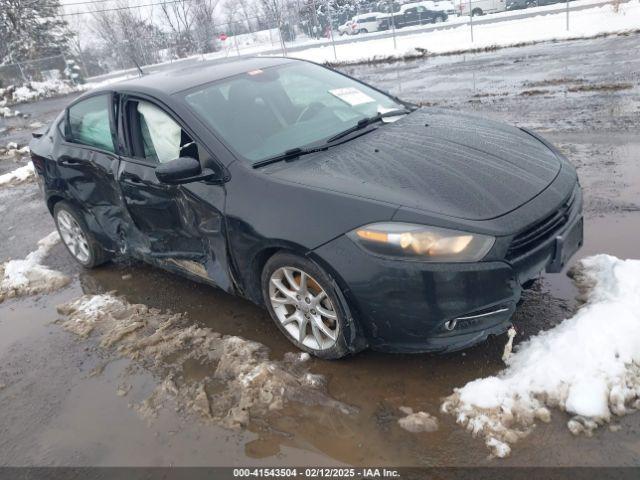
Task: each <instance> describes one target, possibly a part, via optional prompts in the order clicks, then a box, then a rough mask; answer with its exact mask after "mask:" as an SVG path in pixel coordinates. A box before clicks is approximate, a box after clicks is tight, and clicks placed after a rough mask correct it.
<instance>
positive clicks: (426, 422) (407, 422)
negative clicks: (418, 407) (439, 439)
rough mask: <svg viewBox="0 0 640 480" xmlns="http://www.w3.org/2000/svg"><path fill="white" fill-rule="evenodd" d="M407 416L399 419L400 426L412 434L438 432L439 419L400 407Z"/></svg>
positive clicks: (425, 413)
mask: <svg viewBox="0 0 640 480" xmlns="http://www.w3.org/2000/svg"><path fill="white" fill-rule="evenodd" d="M400 411H401V412H402V413H404V414H405V416H404V417H402V418H400V419H398V425H400V426H401V427H402V428H404V429H405V430H407V431H409V432H412V433H420V432H435V431H436V430H438V419H437V418H436V417H434V416H433V415H430V414H428V413H427V412H414V411H413V410H412V409H411V408H409V407H400Z"/></svg>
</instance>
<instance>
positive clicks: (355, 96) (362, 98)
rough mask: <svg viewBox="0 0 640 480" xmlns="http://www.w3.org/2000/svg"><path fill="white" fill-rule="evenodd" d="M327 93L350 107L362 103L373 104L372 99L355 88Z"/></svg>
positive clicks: (337, 89)
mask: <svg viewBox="0 0 640 480" xmlns="http://www.w3.org/2000/svg"><path fill="white" fill-rule="evenodd" d="M329 93H330V94H331V95H333V96H334V97H337V98H339V99H340V100H342V101H343V102H345V103H347V104H349V105H351V106H352V107H355V106H356V105H362V104H363V103H371V102H375V100H374V99H373V98H371V97H370V96H369V95H367V94H366V93H364V92H361V91H360V90H358V89H357V88H355V87H346V88H334V89H333V90H329Z"/></svg>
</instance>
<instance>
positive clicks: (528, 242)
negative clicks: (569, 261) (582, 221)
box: [507, 190, 576, 260]
mask: <svg viewBox="0 0 640 480" xmlns="http://www.w3.org/2000/svg"><path fill="white" fill-rule="evenodd" d="M575 199H576V191H575V190H574V192H573V193H572V194H571V196H570V197H569V198H568V199H567V201H566V202H565V203H563V204H562V206H561V207H560V208H559V209H558V210H556V211H555V212H553V213H551V214H549V215H548V216H546V217H544V218H543V219H542V220H539V221H537V222H535V223H534V224H532V225H530V226H529V227H527V228H526V229H525V230H523V231H522V232H520V233H519V234H517V235H516V236H515V237H514V238H513V240H512V241H511V245H510V246H509V249H508V250H507V259H508V260H511V259H514V258H518V257H520V256H521V255H523V254H525V253H527V252H528V251H530V250H532V249H534V248H536V247H537V246H538V245H540V244H541V243H543V242H545V241H546V240H548V239H549V238H551V237H552V236H553V235H554V234H555V233H556V232H557V231H558V230H560V229H561V228H562V227H563V226H564V225H565V224H566V223H567V220H569V216H570V214H571V208H572V207H573V203H574V202H575Z"/></svg>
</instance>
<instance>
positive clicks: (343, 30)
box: [338, 20, 357, 35]
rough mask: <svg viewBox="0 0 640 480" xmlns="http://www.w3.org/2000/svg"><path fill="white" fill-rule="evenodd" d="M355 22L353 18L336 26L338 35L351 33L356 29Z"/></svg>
mask: <svg viewBox="0 0 640 480" xmlns="http://www.w3.org/2000/svg"><path fill="white" fill-rule="evenodd" d="M356 25H357V23H356V22H354V21H353V20H347V21H346V22H344V23H343V24H342V25H340V26H339V27H338V33H339V34H340V35H353V33H354V31H355V29H356Z"/></svg>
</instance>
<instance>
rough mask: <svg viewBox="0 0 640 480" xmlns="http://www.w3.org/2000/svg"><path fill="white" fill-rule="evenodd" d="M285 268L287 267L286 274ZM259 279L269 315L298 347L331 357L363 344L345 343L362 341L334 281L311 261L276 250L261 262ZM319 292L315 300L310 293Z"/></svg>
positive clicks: (350, 351)
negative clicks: (332, 336)
mask: <svg viewBox="0 0 640 480" xmlns="http://www.w3.org/2000/svg"><path fill="white" fill-rule="evenodd" d="M286 270H288V271H289V275H290V276H289V277H287V274H286V273H285V272H286ZM301 272H304V274H305V275H306V285H307V288H306V289H304V287H303V288H300V287H301V285H300V283H301ZM291 277H293V281H294V282H297V287H298V289H296V288H295V285H294V286H292V285H291V281H290V280H289V278H291ZM261 283H262V295H263V299H264V303H265V305H266V307H267V310H268V311H269V314H270V315H271V318H272V319H273V321H274V322H275V324H276V326H277V327H278V328H279V329H280V331H281V332H282V333H283V334H284V336H285V337H287V339H288V340H289V341H290V342H291V343H293V344H294V345H295V346H296V347H298V348H299V349H300V350H302V351H305V352H307V353H309V354H311V355H314V356H316V357H319V358H323V359H327V360H335V359H338V358H342V357H344V356H346V355H349V354H351V353H355V352H356V351H358V350H360V349H362V348H363V346H360V347H356V348H354V347H352V348H350V347H349V346H350V345H362V344H363V342H362V341H360V340H361V339H360V338H358V340H359V341H356V337H357V336H358V332H357V328H356V325H355V322H354V320H353V318H352V317H351V313H350V310H349V308H348V306H347V304H346V300H344V296H343V295H342V292H340V291H339V287H338V285H337V284H336V283H335V281H333V279H332V278H331V277H330V276H329V275H327V274H326V273H325V272H324V271H323V270H322V269H321V268H320V267H319V266H318V265H316V264H315V263H313V262H311V261H310V260H308V259H306V258H304V257H302V256H299V255H295V254H293V253H289V252H280V253H276V254H275V255H274V256H272V257H271V258H270V259H269V260H268V261H267V263H266V264H265V266H264V268H263V270H262V276H261ZM278 283H279V285H280V286H282V287H284V290H287V291H288V293H283V292H284V290H283V289H281V288H280V287H278V286H276V284H278ZM305 291H306V293H305ZM298 292H300V294H298ZM322 292H324V294H326V296H325V297H324V298H323V299H322V300H321V301H320V302H319V303H316V299H315V298H314V297H320V296H321V295H319V294H320V293H322ZM272 299H277V300H278V301H275V300H272ZM325 313H328V314H332V315H333V318H330V315H325ZM305 317H306V318H305ZM319 322H320V323H319ZM318 325H322V326H323V327H324V329H322V328H321V327H319V326H318ZM301 331H302V334H301ZM325 331H327V332H329V333H333V335H334V338H333V339H332V338H331V337H329V336H328V335H326V334H324V333H323V332H325ZM301 336H302V339H301Z"/></svg>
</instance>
